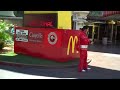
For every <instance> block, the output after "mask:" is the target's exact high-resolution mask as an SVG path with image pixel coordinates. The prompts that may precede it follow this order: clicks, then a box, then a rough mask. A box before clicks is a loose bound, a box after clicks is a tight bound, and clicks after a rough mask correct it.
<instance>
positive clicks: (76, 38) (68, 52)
mask: <svg viewBox="0 0 120 90" xmlns="http://www.w3.org/2000/svg"><path fill="white" fill-rule="evenodd" d="M71 42H72V53H74V51H75V42H76V43H77V42H78V37H77V36H75V37H73V36H70V38H69V41H68V47H67V55H69V54H70V43H71Z"/></svg>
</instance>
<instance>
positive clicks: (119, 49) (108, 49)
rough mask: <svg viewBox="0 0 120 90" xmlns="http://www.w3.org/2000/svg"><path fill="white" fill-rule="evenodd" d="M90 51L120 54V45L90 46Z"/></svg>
mask: <svg viewBox="0 0 120 90" xmlns="http://www.w3.org/2000/svg"><path fill="white" fill-rule="evenodd" d="M88 50H89V51H93V52H103V53H112V54H120V45H99V44H96V45H90V46H89V48H88Z"/></svg>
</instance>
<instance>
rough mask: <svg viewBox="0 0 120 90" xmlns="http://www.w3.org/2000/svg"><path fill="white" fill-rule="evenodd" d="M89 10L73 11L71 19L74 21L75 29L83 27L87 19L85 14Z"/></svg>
mask: <svg viewBox="0 0 120 90" xmlns="http://www.w3.org/2000/svg"><path fill="white" fill-rule="evenodd" d="M88 14H89V11H73V21H74V22H76V26H75V27H74V28H75V29H76V30H79V29H80V28H83V26H85V24H84V23H85V22H87V21H86V19H87V15H88Z"/></svg>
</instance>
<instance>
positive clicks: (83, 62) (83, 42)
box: [77, 31, 90, 72]
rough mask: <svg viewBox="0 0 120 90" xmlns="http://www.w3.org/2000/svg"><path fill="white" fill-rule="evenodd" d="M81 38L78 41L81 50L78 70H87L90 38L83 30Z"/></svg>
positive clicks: (78, 47)
mask: <svg viewBox="0 0 120 90" xmlns="http://www.w3.org/2000/svg"><path fill="white" fill-rule="evenodd" d="M78 38H79V40H78V43H77V50H78V51H79V52H80V63H79V65H78V70H79V71H80V72H81V71H82V70H87V68H88V64H87V48H88V45H89V44H90V40H89V39H88V37H87V35H86V33H85V32H84V31H81V33H80V34H79V36H78Z"/></svg>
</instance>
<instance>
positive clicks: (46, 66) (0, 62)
mask: <svg viewBox="0 0 120 90" xmlns="http://www.w3.org/2000/svg"><path fill="white" fill-rule="evenodd" d="M0 65H8V66H17V67H37V68H41V67H42V68H44V69H48V68H54V69H55V68H56V69H61V68H73V67H76V66H77V65H78V64H76V65H63V66H49V65H32V64H21V63H12V62H5V61H0Z"/></svg>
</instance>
